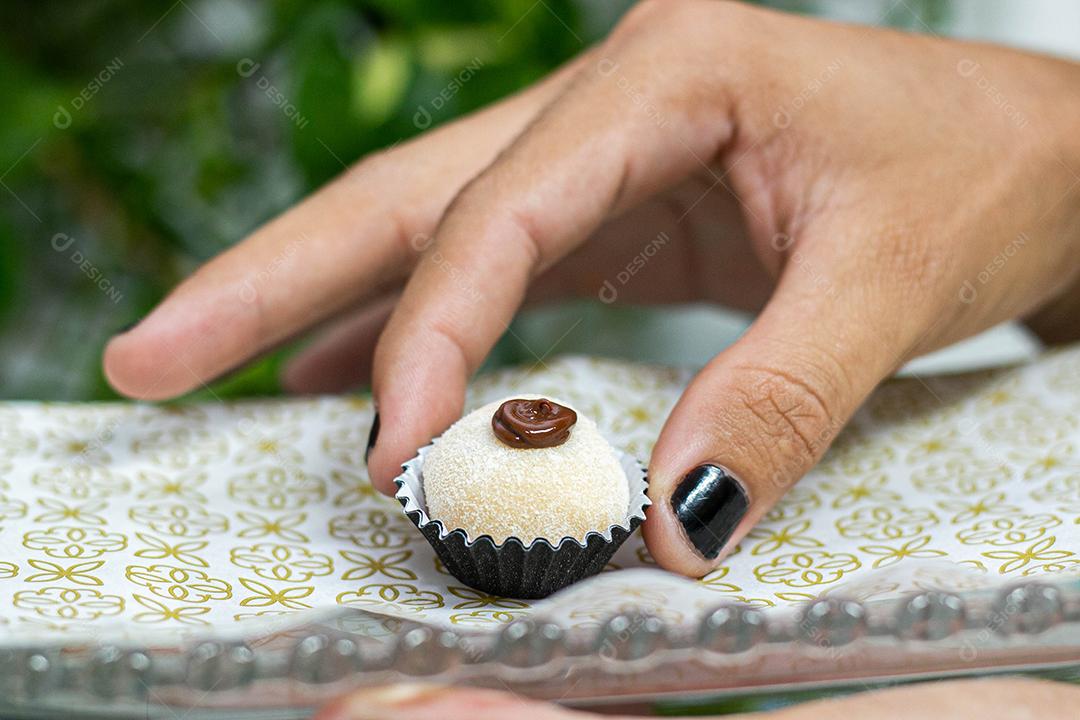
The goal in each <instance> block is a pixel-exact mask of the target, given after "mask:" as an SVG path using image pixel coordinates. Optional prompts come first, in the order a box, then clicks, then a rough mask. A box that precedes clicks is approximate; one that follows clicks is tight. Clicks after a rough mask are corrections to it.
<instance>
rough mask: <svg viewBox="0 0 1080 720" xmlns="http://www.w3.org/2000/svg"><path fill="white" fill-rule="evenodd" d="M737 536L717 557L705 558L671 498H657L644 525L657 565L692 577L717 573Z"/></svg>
mask: <svg viewBox="0 0 1080 720" xmlns="http://www.w3.org/2000/svg"><path fill="white" fill-rule="evenodd" d="M737 535H738V531H736V535H735V536H733V537H732V541H730V542H728V543H727V544H726V545H725V546H724V547H723V548H722V549H721V550H720V553H719V554H718V555H717V556H716V557H713V558H705V557H703V556H702V555H701V554H700V553H699V552H698V551H697V550H696V549H695V548H694V546H693V544H692V543H691V542H690V540H689V538H688V537H687V536H686V532H685V530H683V527H682V525H681V524H680V523H679V521H678V519H677V518H676V516H675V513H674V511H673V510H672V507H671V499H670V497H668V498H662V499H653V504H652V506H651V507H649V509H648V510H647V511H646V513H645V522H644V523H643V524H642V526H641V536H642V538H643V539H644V540H645V546H646V547H647V548H648V549H649V554H650V555H651V556H652V558H653V560H655V561H656V564H657V565H659V566H660V567H662V568H664V569H665V570H668V571H669V572H673V573H678V574H679V575H685V576H686V577H689V578H700V577H704V576H705V575H708V574H709V573H710V572H712V571H713V570H715V569H716V567H717V566H718V565H719V564H720V563H721V562H723V560H724V558H725V557H726V556H727V555H728V554H729V553H730V552H731V548H732V547H734V544H735V541H736V536H737Z"/></svg>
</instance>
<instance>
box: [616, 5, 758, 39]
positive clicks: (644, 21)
mask: <svg viewBox="0 0 1080 720" xmlns="http://www.w3.org/2000/svg"><path fill="white" fill-rule="evenodd" d="M736 10H737V3H734V2H727V1H726V0H725V1H723V2H717V1H716V0H641V2H639V3H637V4H636V5H634V6H633V7H632V8H631V9H630V10H629V11H628V12H627V13H626V14H625V15H624V16H623V18H622V20H621V21H619V24H618V25H616V26H615V30H614V31H613V33H612V36H613V37H621V36H623V35H635V34H638V33H641V32H650V31H654V30H658V29H659V30H665V31H666V30H670V29H673V28H675V29H678V28H687V29H696V30H700V29H701V24H702V21H703V20H704V19H706V18H712V17H715V16H716V15H717V14H719V13H724V14H725V16H727V17H730V14H731V13H732V12H734V11H736ZM714 29H715V28H714Z"/></svg>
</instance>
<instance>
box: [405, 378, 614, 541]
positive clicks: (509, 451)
mask: <svg viewBox="0 0 1080 720" xmlns="http://www.w3.org/2000/svg"><path fill="white" fill-rule="evenodd" d="M513 397H515V398H523V399H528V400H532V399H536V398H537V397H539V396H537V395H515V396H513ZM507 399H510V398H506V399H504V400H499V401H498V402H493V403H489V404H488V405H485V406H483V407H482V408H479V409H477V410H474V411H472V412H471V413H469V414H468V415H466V416H465V417H463V418H461V419H460V420H458V421H457V422H456V423H454V424H453V425H452V426H451V427H450V428H449V429H448V430H447V431H446V432H445V433H443V435H442V436H441V437H439V438H438V439H437V440H436V441H435V446H434V447H433V448H432V449H431V450H430V451H429V452H428V454H427V457H426V458H425V460H424V467H423V481H424V498H425V503H426V505H427V511H428V516H429V517H430V518H431V519H433V520H439V521H441V522H442V523H443V525H445V526H446V528H447V529H448V530H453V529H457V528H461V529H463V530H465V532H466V533H467V534H468V536H469V538H477V537H479V536H481V535H490V536H491V537H492V539H493V540H495V542H497V543H498V542H502V541H503V540H505V539H506V538H508V537H510V536H514V537H517V538H519V539H521V540H522V541H523V542H525V543H526V544H528V543H529V542H531V541H532V540H534V539H536V538H541V537H542V538H546V539H547V540H549V541H550V542H551V543H552V544H557V543H558V542H559V540H561V539H562V538H564V537H567V536H570V537H573V538H576V539H578V540H583V539H584V538H585V535H586V534H587V533H588V532H589V531H591V530H595V531H597V532H603V531H605V530H607V529H608V527H610V526H611V525H614V524H617V523H621V522H623V521H624V520H625V519H626V514H627V505H628V504H629V501H630V498H629V485H628V483H627V479H626V473H625V472H623V469H622V465H621V464H620V463H619V458H618V456H617V455H616V454H615V450H614V449H613V448H612V447H611V445H609V444H608V442H607V440H605V439H604V438H603V437H602V436H601V435H600V431H599V430H598V429H597V427H596V423H594V422H593V421H592V420H590V419H588V418H586V417H584V416H583V415H581V414H580V413H578V416H577V422H576V423H575V424H574V426H573V427H572V428H571V429H570V437H569V439H567V441H566V442H564V443H562V444H561V445H556V446H554V447H547V448H514V447H510V446H509V445H506V444H504V443H503V442H502V441H501V440H499V438H498V437H496V436H495V433H494V431H493V430H492V428H491V417H492V415H493V414H494V413H495V411H496V410H497V409H498V408H499V406H500V405H502V403H503V402H505V400H507ZM552 400H553V401H554V402H556V403H558V404H560V405H565V406H566V407H572V406H570V405H568V404H567V403H564V402H562V401H561V400H558V399H555V398H552Z"/></svg>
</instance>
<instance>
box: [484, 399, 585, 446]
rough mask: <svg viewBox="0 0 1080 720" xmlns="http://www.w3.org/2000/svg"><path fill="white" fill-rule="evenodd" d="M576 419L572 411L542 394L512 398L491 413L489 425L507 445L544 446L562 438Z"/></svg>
mask: <svg viewBox="0 0 1080 720" xmlns="http://www.w3.org/2000/svg"><path fill="white" fill-rule="evenodd" d="M576 422H577V413H576V412H574V411H573V410H571V409H570V408H568V407H564V406H562V405H559V404H558V403H555V402H552V401H551V400H548V399H546V398H540V399H538V400H521V399H514V400H507V401H506V402H504V403H503V404H502V405H500V406H499V409H498V410H496V411H495V414H494V415H492V416H491V429H492V430H494V431H495V437H497V438H499V440H501V441H502V442H503V443H504V444H506V445H509V446H510V447H515V448H547V447H555V446H556V445H562V444H563V443H564V442H566V440H567V439H568V438H569V437H570V428H572V427H573V426H574V423H576Z"/></svg>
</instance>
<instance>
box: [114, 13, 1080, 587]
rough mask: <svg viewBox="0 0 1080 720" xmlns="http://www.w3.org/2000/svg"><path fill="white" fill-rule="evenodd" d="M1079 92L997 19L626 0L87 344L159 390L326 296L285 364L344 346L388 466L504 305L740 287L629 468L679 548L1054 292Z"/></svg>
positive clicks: (146, 391)
mask: <svg viewBox="0 0 1080 720" xmlns="http://www.w3.org/2000/svg"><path fill="white" fill-rule="evenodd" d="M1078 90H1080V70H1078V68H1077V66H1075V65H1072V64H1069V63H1066V62H1062V61H1057V60H1053V59H1049V58H1044V57H1039V56H1035V55H1030V54H1025V53H1021V52H1016V51H1011V50H1006V49H1002V48H996V47H993V46H987V45H977V44H971V43H961V42H953V41H947V40H942V39H936V38H932V37H925V36H918V35H906V34H901V33H896V32H891V31H886V30H881V29H874V28H868V27H855V26H847V25H839V24H830V23H827V22H820V21H814V20H809V19H805V18H800V17H795V16H788V15H784V14H780V13H775V12H770V11H765V10H760V9H755V8H751V7H745V6H742V5H738V4H730V3H724V2H707V1H702V0H678V1H672V2H643V3H641V4H640V5H638V6H636V7H635V8H634V9H633V10H632V11H631V12H630V13H629V14H628V15H627V16H626V18H625V19H624V20H623V21H622V22H621V23H620V24H619V26H618V27H617V28H616V29H615V30H614V32H613V33H612V34H611V36H610V37H609V38H608V39H607V40H606V41H605V42H604V43H602V44H601V45H600V46H598V47H596V48H594V49H592V50H590V51H589V52H587V53H585V54H584V55H582V56H581V57H579V58H578V59H577V60H575V61H574V62H572V63H571V64H570V65H568V66H567V67H565V68H563V69H561V70H560V71H558V72H557V73H555V74H554V75H553V76H551V77H550V78H548V79H547V80H545V81H544V82H542V83H540V84H539V85H538V86H536V87H534V88H531V89H528V90H526V91H524V92H523V93H521V94H520V95H518V96H516V97H513V98H511V99H509V100H507V101H505V102H503V103H500V104H499V105H496V106H494V107H492V108H490V109H488V110H486V111H484V112H481V113H479V114H477V115H475V116H473V117H469V118H466V119H464V120H462V121H460V122H458V123H456V124H454V125H451V126H447V127H445V128H443V129H439V130H437V131H435V132H432V133H430V134H428V135H426V136H423V137H421V138H419V139H417V140H415V141H413V142H411V143H408V144H406V145H403V146H401V147H399V148H397V149H395V150H392V151H389V152H388V153H385V154H381V155H377V156H375V157H372V158H369V159H366V160H364V161H362V162H361V163H360V164H359V165H358V166H357V167H356V168H355V169H353V170H352V171H350V172H348V173H346V174H345V175H344V176H342V177H341V178H340V179H338V180H337V181H335V182H334V183H332V184H331V185H330V186H328V187H327V188H325V189H323V190H321V191H320V192H319V193H317V194H316V195H314V196H313V197H311V198H310V199H308V200H307V201H305V202H304V203H303V204H301V205H300V206H298V207H297V208H295V209H294V210H292V211H290V212H288V213H286V214H285V215H283V216H282V217H280V218H278V219H276V220H274V221H273V222H271V223H270V224H269V225H267V226H266V227H264V228H262V229H260V230H259V231H258V232H256V233H255V234H254V235H253V236H252V237H251V238H249V239H247V240H246V241H245V242H244V243H242V244H241V245H239V246H238V247H236V248H234V249H232V250H230V251H228V252H226V253H224V254H223V255H222V256H221V257H219V258H217V259H216V260H214V261H213V262H211V263H209V264H208V265H207V266H206V267H204V268H202V269H201V270H200V271H199V272H197V273H196V274H195V275H194V276H193V277H191V278H190V279H188V280H187V281H186V282H185V283H183V284H182V285H181V286H180V287H179V288H178V289H177V290H176V291H175V292H174V293H173V294H172V295H171V296H170V297H169V298H168V299H167V300H165V301H164V302H163V303H162V305H161V306H160V307H158V308H157V309H156V310H155V311H154V312H153V313H152V314H151V315H150V316H148V317H147V318H146V319H145V320H144V321H143V322H142V323H141V324H140V325H139V326H138V327H136V328H135V329H134V330H132V331H130V332H128V333H126V334H124V335H121V336H119V337H117V338H115V339H113V340H112V341H111V343H110V344H109V346H108V348H107V349H106V353H105V370H106V373H107V376H108V377H109V379H110V381H111V382H112V383H113V385H114V386H115V387H116V388H117V389H118V390H119V391H121V392H123V393H126V394H129V395H132V396H135V397H143V398H163V397H169V396H173V395H176V394H179V393H182V392H186V391H187V390H190V389H191V388H193V387H195V386H197V385H198V384H200V383H202V382H204V381H206V380H207V379H210V378H213V377H215V376H217V375H219V374H220V373H222V372H225V371H226V370H228V369H230V368H232V367H234V366H236V365H238V364H240V363H242V362H243V361H245V360H247V359H248V358H250V357H252V356H253V355H255V354H257V353H259V352H261V351H264V350H266V349H268V348H270V347H272V346H274V345H275V344H277V343H280V342H282V341H284V340H285V339H287V338H289V337H291V336H293V335H294V334H296V333H298V332H300V331H302V330H304V329H305V328H307V327H309V326H311V325H312V324H314V323H317V322H321V321H324V320H327V319H329V318H334V317H336V318H338V319H337V320H336V321H335V322H336V324H335V325H333V326H332V327H331V328H330V329H328V330H327V331H326V333H327V334H325V335H324V336H323V338H322V339H320V340H317V341H316V342H315V344H314V346H313V347H312V348H311V349H310V350H309V351H308V352H307V354H306V355H301V356H300V357H299V358H298V359H296V360H295V362H294V363H293V364H292V366H290V368H289V369H288V371H287V373H286V377H285V380H286V383H287V384H288V385H289V386H291V387H292V388H294V389H298V390H304V391H325V390H333V389H337V388H338V387H339V384H338V383H340V384H341V385H348V384H351V383H358V382H363V381H364V380H366V379H367V377H368V374H369V372H370V374H371V379H372V382H373V392H374V397H375V401H376V403H377V407H378V410H379V414H380V418H381V432H380V433H379V434H378V436H377V442H375V445H374V448H373V450H372V452H371V455H370V462H369V470H370V475H371V479H372V481H373V483H374V484H375V485H376V487H378V488H379V489H380V490H382V491H384V492H387V491H389V490H390V489H391V487H392V484H391V481H392V479H393V477H394V476H395V475H396V474H397V471H398V468H399V467H400V465H401V463H402V461H404V460H406V459H408V458H409V457H411V456H412V455H414V454H415V452H416V449H417V448H418V447H419V446H421V445H423V444H425V443H427V442H428V441H429V440H430V438H432V437H433V436H435V435H437V434H439V433H440V432H442V431H443V430H444V429H445V428H446V427H447V426H448V425H449V424H450V423H451V422H452V421H454V420H455V419H457V418H458V417H459V416H460V414H461V412H462V407H463V398H464V391H465V386H466V381H467V380H468V378H469V376H470V375H471V373H473V372H474V371H475V370H476V368H477V367H478V366H479V365H480V363H481V361H482V360H483V358H484V356H485V355H486V354H487V352H488V351H489V350H490V348H491V347H492V345H493V343H494V342H495V341H496V340H497V338H498V337H499V336H500V335H501V334H502V333H503V332H504V331H505V329H506V327H507V323H509V322H510V320H511V318H512V317H513V315H514V313H515V312H516V311H517V310H518V308H519V307H520V306H521V305H522V304H523V303H526V302H544V301H547V300H550V299H553V298H558V297H566V296H587V297H596V296H597V295H598V294H600V295H601V297H603V299H605V300H610V299H615V300H617V301H618V302H634V303H647V302H685V301H692V300H704V301H712V302H717V303H724V304H728V305H735V306H738V307H743V308H748V309H755V310H757V309H760V310H761V312H760V315H759V316H758V318H757V320H756V322H755V323H754V324H753V326H752V327H751V328H750V329H749V330H748V331H747V332H746V333H745V335H744V336H743V337H742V338H741V339H740V340H739V342H738V343H736V344H735V345H734V346H732V347H731V348H729V349H727V350H724V351H723V352H722V353H720V354H719V355H717V356H716V358H715V359H714V360H713V361H712V362H710V363H709V364H708V365H707V366H706V367H705V368H704V369H703V370H702V371H701V372H700V374H699V375H698V376H697V377H696V378H695V379H694V381H693V382H692V383H691V385H690V386H689V388H688V389H687V390H686V392H685V394H684V395H683V397H682V399H681V400H680V401H679V403H678V405H677V406H676V407H675V409H674V410H673V412H672V414H671V416H670V417H669V418H668V420H667V423H666V424H665V426H664V429H663V431H662V433H661V435H660V438H659V440H658V442H657V444H656V447H655V450H654V452H653V456H652V460H651V464H650V478H651V489H650V494H651V496H652V498H653V501H654V505H653V507H652V508H651V510H650V512H649V517H648V519H647V521H646V523H645V526H644V534H645V539H646V541H647V543H648V545H649V549H650V551H651V552H652V554H653V556H654V557H655V558H656V560H657V561H658V562H659V563H660V564H661V565H663V566H664V567H667V568H669V569H672V570H676V571H679V572H682V573H685V574H688V575H701V574H704V573H706V572H707V571H709V570H710V569H711V568H712V567H714V566H715V565H716V564H717V563H718V562H719V558H720V557H722V554H723V552H724V550H725V549H726V548H730V547H732V546H733V545H734V544H735V543H736V542H737V541H738V540H739V538H740V537H741V536H742V535H743V534H744V533H745V532H746V531H747V530H749V528H750V527H751V526H752V525H753V524H754V523H755V522H757V520H758V519H759V518H761V517H762V515H764V514H765V512H766V511H767V510H768V509H769V507H770V506H771V505H772V504H773V503H775V502H776V501H777V500H778V499H779V498H780V497H781V496H782V495H783V494H784V492H785V491H786V490H787V489H788V488H790V487H791V486H792V484H793V483H795V482H796V481H797V480H798V479H799V478H800V477H801V476H802V475H803V474H804V473H805V472H806V471H807V470H808V469H809V468H810V467H811V466H812V465H813V464H814V463H815V462H817V460H818V459H819V458H820V457H821V455H822V454H823V453H824V452H825V450H826V449H827V448H828V446H829V444H830V443H831V441H832V440H833V438H834V437H835V435H836V434H837V432H838V431H839V430H840V429H841V427H842V426H843V425H844V424H845V423H846V422H847V421H848V419H849V418H850V417H851V415H852V414H853V413H854V412H855V410H856V409H857V408H858V407H859V405H860V403H862V401H863V400H864V398H866V396H867V394H868V393H870V391H871V390H872V389H873V388H874V387H875V386H876V385H877V384H878V383H879V382H880V381H881V380H882V379H883V378H885V377H886V376H888V375H889V374H890V373H891V372H892V371H893V370H894V369H895V368H896V367H898V366H899V365H900V364H902V363H903V362H905V361H906V360H908V359H910V358H912V357H915V356H917V355H919V354H922V353H925V352H927V351H929V350H932V349H935V348H938V347H941V346H943V345H946V344H949V343H951V342H954V341H956V340H959V339H961V338H963V337H966V336H968V335H971V334H973V333H976V332H978V331H980V330H983V329H985V328H987V327H989V326H991V325H994V324H996V323H998V322H1001V321H1003V320H1007V319H1010V318H1016V317H1023V316H1025V315H1028V314H1030V313H1033V312H1035V311H1036V310H1038V309H1040V308H1044V307H1047V308H1049V307H1050V305H1051V304H1053V303H1058V304H1059V306H1060V303H1062V302H1066V300H1067V298H1071V297H1080V293H1077V290H1076V278H1077V264H1076V258H1077V250H1078V244H1080V240H1078V238H1080V201H1078V200H1080V175H1078V174H1077V170H1076V168H1080V147H1078V146H1080V133H1078V132H1076V118H1077V117H1080V101H1078V98H1080V92H1078ZM646 247H649V248H651V252H648V253H646V252H645V248H646ZM290 248H291V249H292V250H291V251H290ZM638 255H642V257H644V258H646V259H645V263H644V267H643V268H642V269H641V271H640V272H638V273H637V274H636V275H634V276H633V277H632V278H630V279H629V280H627V281H626V282H622V278H623V276H620V275H619V274H618V271H619V270H620V269H622V268H625V266H626V265H627V264H628V263H630V262H632V261H633V260H634V258H635V257H636V256H638ZM1063 298H1064V299H1063ZM1074 304H1075V303H1074ZM388 317H389V320H387V318H388ZM1073 323H1074V324H1075V320H1073ZM384 324H385V328H384V327H383V325H384ZM380 330H381V333H380ZM376 339H377V343H376ZM373 347H374V363H373V366H372V365H369V360H368V358H369V357H371V354H372V348H373ZM373 439H374V438H373Z"/></svg>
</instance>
